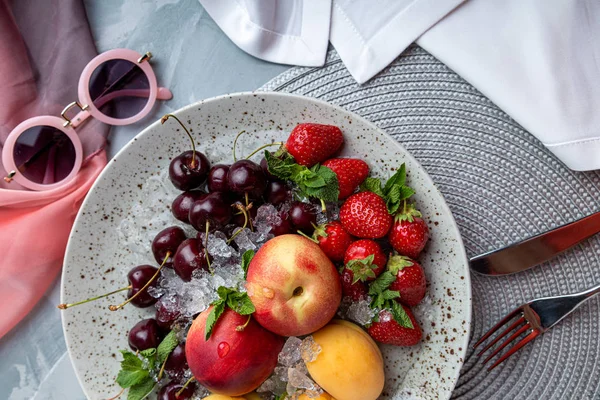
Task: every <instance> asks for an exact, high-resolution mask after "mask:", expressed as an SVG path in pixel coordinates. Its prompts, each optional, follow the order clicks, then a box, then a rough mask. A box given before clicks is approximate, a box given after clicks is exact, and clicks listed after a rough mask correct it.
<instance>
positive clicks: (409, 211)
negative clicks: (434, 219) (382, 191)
mask: <svg viewBox="0 0 600 400" xmlns="http://www.w3.org/2000/svg"><path fill="white" fill-rule="evenodd" d="M421 217H422V215H421V212H420V211H419V210H417V209H416V208H415V205H414V204H408V203H407V202H406V200H405V201H404V207H402V211H401V212H399V213H397V214H396V215H395V216H394V221H396V222H398V221H407V222H413V221H414V220H415V218H421Z"/></svg>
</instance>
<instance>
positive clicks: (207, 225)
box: [204, 221, 214, 274]
mask: <svg viewBox="0 0 600 400" xmlns="http://www.w3.org/2000/svg"><path fill="white" fill-rule="evenodd" d="M209 229H210V222H209V221H206V230H205V234H204V254H205V255H206V263H207V264H208V269H209V270H210V273H211V274H214V271H213V270H212V268H211V266H210V257H209V256H208V231H209Z"/></svg>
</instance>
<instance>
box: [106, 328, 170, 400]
mask: <svg viewBox="0 0 600 400" xmlns="http://www.w3.org/2000/svg"><path fill="white" fill-rule="evenodd" d="M178 344H179V342H178V340H177V335H176V334H175V331H171V332H169V334H168V335H167V336H166V337H165V338H164V339H163V340H162V342H160V344H159V345H158V347H157V348H150V349H146V350H142V351H140V352H139V355H136V354H134V353H132V352H131V351H129V350H121V354H122V355H123V361H121V370H120V371H119V374H118V375H117V383H118V384H119V386H121V387H122V388H124V389H127V388H129V393H128V395H127V400H142V399H145V398H146V397H147V396H148V395H149V394H150V393H151V392H152V390H153V389H154V387H155V385H156V382H155V381H154V379H153V378H152V376H154V375H156V373H157V372H158V371H157V369H158V368H159V367H160V366H161V365H162V364H163V363H164V362H165V360H166V359H167V357H169V354H171V352H172V351H173V349H174V348H175V347H177V345H178ZM144 361H145V362H144Z"/></svg>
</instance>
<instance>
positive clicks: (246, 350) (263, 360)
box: [185, 307, 284, 396]
mask: <svg viewBox="0 0 600 400" xmlns="http://www.w3.org/2000/svg"><path fill="white" fill-rule="evenodd" d="M211 310H212V307H210V308H209V309H208V310H206V311H204V312H202V313H200V315H198V317H196V319H195V320H194V322H193V324H192V326H191V327H190V330H189V332H188V336H187V341H186V344H185V355H186V358H187V362H188V365H189V367H190V370H191V371H192V373H193V374H194V377H195V378H196V380H197V381H198V383H200V384H201V385H203V386H205V387H206V388H207V389H208V390H210V391H211V392H214V393H216V394H221V395H227V396H241V395H243V394H245V393H248V392H251V391H253V390H254V389H256V388H257V387H258V386H260V384H261V383H263V382H264V380H265V379H267V378H268V377H269V375H271V373H272V372H273V369H274V368H275V366H276V365H277V355H278V354H279V352H280V351H281V349H282V347H283V343H284V340H283V338H282V337H281V336H277V335H275V334H274V333H272V332H269V331H268V330H266V329H265V328H263V327H262V326H260V325H259V324H258V323H257V322H256V321H254V318H251V319H250V320H248V316H245V315H240V314H238V313H236V312H235V311H233V310H231V309H229V308H227V309H226V310H225V312H224V313H223V315H221V317H220V318H219V319H218V320H217V322H216V324H215V326H214V328H213V330H212V335H211V336H210V338H209V339H208V340H206V339H205V336H204V332H205V327H206V319H207V317H208V315H209V313H210V311H211ZM246 323H247V325H245V324H246ZM244 325H245V327H244V328H243V330H241V331H238V329H237V328H238V327H241V326H244Z"/></svg>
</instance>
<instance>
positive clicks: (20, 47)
mask: <svg viewBox="0 0 600 400" xmlns="http://www.w3.org/2000/svg"><path fill="white" fill-rule="evenodd" d="M0 38H1V39H0V149H1V147H2V145H3V144H4V142H5V140H6V137H7V136H8V134H9V133H10V131H11V130H12V129H13V128H14V127H15V126H16V125H17V124H18V123H20V122H21V121H23V120H25V119H27V118H30V117H33V116H36V115H59V114H60V111H61V110H62V108H63V107H64V106H65V105H66V104H68V103H70V102H71V101H73V100H75V99H77V81H78V78H79V75H80V74H81V72H82V70H83V68H84V67H85V65H86V64H87V63H88V62H89V61H90V60H91V59H92V58H93V57H94V56H95V55H96V49H95V46H94V42H93V39H92V36H91V33H90V31H89V26H88V22H87V18H86V15H85V9H84V7H83V4H82V1H81V0H44V1H37V0H14V1H9V0H0ZM77 133H78V135H79V137H80V139H81V141H82V144H83V149H84V156H85V160H84V164H83V167H82V169H81V172H80V174H79V175H78V176H77V178H76V179H75V181H73V182H72V184H70V185H68V186H67V187H65V188H61V189H55V190H50V191H43V192H32V191H28V190H24V189H23V188H21V187H19V186H18V185H17V184H15V182H12V183H10V184H7V183H5V182H4V181H3V180H0V254H1V255H2V257H0V304H3V306H4V307H3V312H2V313H0V337H2V336H3V335H4V334H5V333H6V332H8V331H9V330H10V329H11V328H12V327H13V326H15V325H16V324H17V323H18V322H19V321H20V320H21V319H22V318H23V317H24V316H25V315H27V313H28V312H29V311H30V310H31V309H32V308H33V307H34V306H35V304H36V303H37V301H38V300H39V299H40V298H41V297H42V295H43V294H44V292H45V291H46V290H47V289H48V287H49V286H50V285H51V284H52V283H53V281H54V280H55V279H56V277H57V276H58V274H59V272H60V269H61V265H62V258H63V255H64V251H65V247H66V243H67V239H68V236H69V232H70V230H71V226H72V224H73V220H74V219H75V216H76V214H77V210H78V209H79V206H80V205H81V202H82V201H83V199H84V197H85V195H86V193H87V191H88V190H89V189H90V187H91V185H92V183H93V182H94V180H95V179H96V177H97V176H98V174H99V173H100V171H101V170H102V168H103V167H104V166H105V165H106V155H105V153H104V150H103V148H104V145H105V138H106V135H107V133H108V126H106V125H103V124H101V123H100V122H98V121H94V120H90V121H89V122H87V123H86V124H85V125H84V126H82V127H79V128H77ZM0 175H1V176H5V175H6V171H5V170H4V168H3V167H2V166H0ZM57 312H58V311H57Z"/></svg>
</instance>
